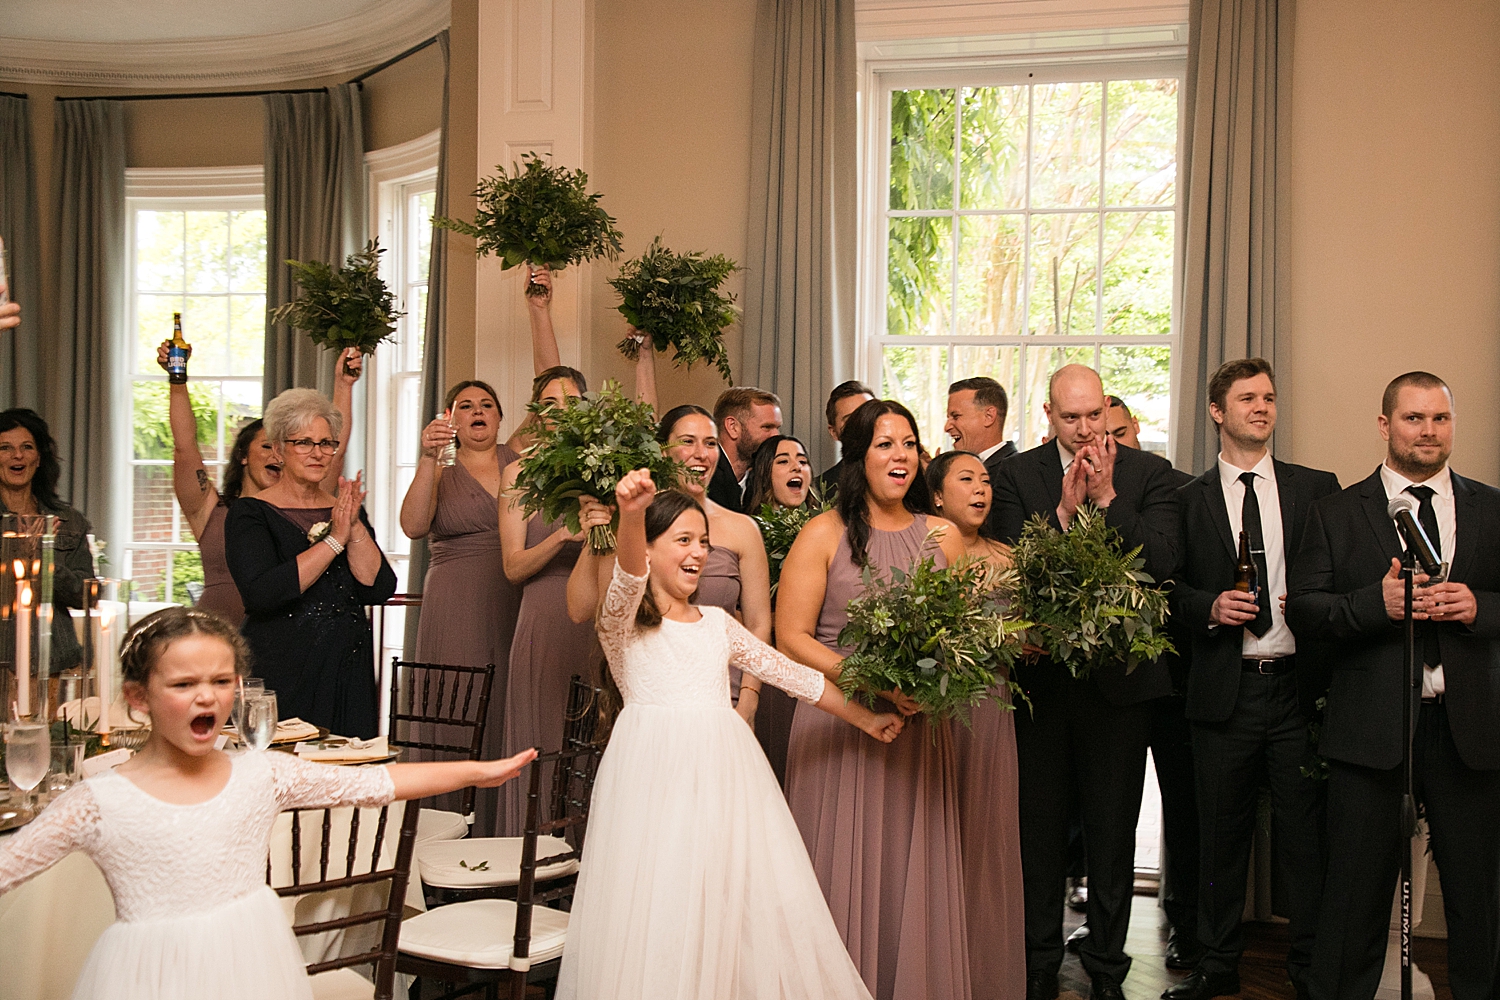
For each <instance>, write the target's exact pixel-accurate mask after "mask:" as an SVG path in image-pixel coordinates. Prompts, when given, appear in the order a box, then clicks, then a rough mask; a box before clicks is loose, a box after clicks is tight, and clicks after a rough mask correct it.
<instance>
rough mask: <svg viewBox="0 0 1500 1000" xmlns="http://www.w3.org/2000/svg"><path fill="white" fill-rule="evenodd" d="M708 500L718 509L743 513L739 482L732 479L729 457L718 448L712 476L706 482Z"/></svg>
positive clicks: (732, 472)
mask: <svg viewBox="0 0 1500 1000" xmlns="http://www.w3.org/2000/svg"><path fill="white" fill-rule="evenodd" d="M708 498H709V499H710V500H712V501H713V502H714V503H716V504H718V505H719V506H720V507H728V508H729V509H730V510H732V511H734V512H735V513H736V514H743V513H744V512H745V498H744V497H743V496H741V495H740V482H739V480H738V479H735V478H734V466H732V465H730V464H729V456H728V455H726V454H724V448H723V446H722V445H721V446H720V447H719V461H718V462H717V463H716V464H715V465H714V476H713V478H712V479H710V480H709V482H708Z"/></svg>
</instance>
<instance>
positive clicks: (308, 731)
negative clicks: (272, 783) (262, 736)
mask: <svg viewBox="0 0 1500 1000" xmlns="http://www.w3.org/2000/svg"><path fill="white" fill-rule="evenodd" d="M224 732H226V733H229V734H231V735H232V736H234V737H235V738H236V739H238V738H239V733H238V732H237V731H236V730H235V728H234V726H233V725H226V726H225V727H224ZM317 735H318V727H317V726H315V725H313V724H312V723H310V722H303V721H302V720H301V719H299V718H296V717H295V716H293V717H292V718H290V719H282V720H281V721H280V722H278V723H277V724H276V735H275V736H273V737H271V742H272V743H295V742H297V741H298V740H305V739H309V738H311V737H313V736H317Z"/></svg>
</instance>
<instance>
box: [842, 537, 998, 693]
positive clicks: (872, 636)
mask: <svg viewBox="0 0 1500 1000" xmlns="http://www.w3.org/2000/svg"><path fill="white" fill-rule="evenodd" d="M988 576H989V573H988V570H987V569H986V567H985V566H984V565H983V564H982V563H978V562H969V561H965V562H961V563H959V564H957V565H954V566H948V567H945V568H941V569H939V568H938V567H937V565H936V563H935V562H934V560H933V559H932V558H930V557H929V558H926V559H921V560H918V561H917V563H916V564H915V565H913V566H912V567H911V568H910V569H909V570H901V569H892V570H891V572H890V578H889V580H887V581H886V582H884V583H881V582H879V581H877V580H876V579H875V577H874V574H873V573H872V572H871V571H870V569H869V567H866V568H865V573H864V582H865V592H864V594H863V595H862V596H860V597H859V598H858V599H856V600H855V601H854V602H853V603H851V604H850V605H849V623H848V624H847V625H845V626H844V628H843V630H842V631H841V632H839V639H838V641H839V645H840V646H844V647H849V648H852V649H853V650H854V651H853V652H852V653H850V654H849V655H848V656H846V657H845V658H844V662H843V664H842V668H841V669H842V672H841V673H840V674H839V687H840V688H842V689H843V690H844V692H845V693H846V694H850V695H853V694H858V695H861V696H863V697H864V698H865V700H866V701H867V702H870V703H873V701H874V696H875V695H876V694H878V693H879V692H881V691H890V690H892V689H895V690H899V691H900V692H901V693H903V694H905V695H907V696H908V697H910V698H911V699H912V700H914V701H915V702H916V703H917V704H918V705H920V706H921V708H922V711H923V712H925V713H927V714H928V715H931V716H934V717H936V718H947V717H950V716H954V717H958V718H959V719H960V720H962V721H964V722H965V723H967V721H968V711H969V709H970V708H972V707H973V706H975V705H978V704H979V703H980V702H982V701H984V699H986V698H989V697H991V696H993V694H994V693H995V691H996V690H997V689H999V688H1000V687H1001V686H1004V687H1006V688H1008V689H1009V690H1010V691H1011V692H1012V693H1013V695H1015V696H1018V697H1022V698H1024V695H1023V694H1022V692H1021V689H1020V687H1019V686H1018V685H1016V684H1015V683H1014V682H1013V681H1011V680H1010V667H1011V665H1012V664H1013V663H1014V662H1015V660H1016V657H1017V656H1019V655H1020V654H1021V638H1022V634H1023V633H1024V632H1025V629H1026V623H1024V622H1020V621H1014V620H1010V619H1007V618H1006V617H1005V615H1004V614H1003V612H1002V609H1001V606H1000V603H999V600H998V598H997V597H996V596H995V595H994V594H993V592H992V591H990V590H989V589H988Z"/></svg>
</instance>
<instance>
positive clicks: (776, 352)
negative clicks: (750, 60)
mask: <svg viewBox="0 0 1500 1000" xmlns="http://www.w3.org/2000/svg"><path fill="white" fill-rule="evenodd" d="M857 87H858V69H857V61H856V53H855V46H854V0H759V6H758V10H757V20H756V27H755V80H754V89H753V96H752V102H753V103H752V107H751V126H750V128H751V130H750V136H751V154H750V155H751V161H750V236H749V245H748V247H747V253H746V256H745V269H746V274H745V329H744V337H745V339H744V368H743V370H742V371H741V373H740V375H739V379H738V380H739V381H740V382H741V383H746V384H754V385H758V386H760V387H761V388H764V389H769V390H771V391H772V392H774V393H776V394H777V395H779V396H780V397H781V405H782V416H783V419H784V420H785V422H786V423H787V425H788V426H789V427H790V429H791V430H790V432H791V433H793V434H796V435H798V436H799V437H801V438H802V440H803V441H805V442H806V443H807V446H808V448H809V450H810V451H811V453H812V454H811V456H810V457H811V458H812V460H813V463H814V465H815V466H816V467H818V468H824V467H826V466H828V465H830V464H832V462H833V459H834V455H833V446H832V443H831V442H830V441H829V440H828V435H827V434H826V433H825V432H824V427H825V425H826V421H825V420H824V417H823V412H824V406H825V404H826V403H827V400H828V393H829V391H830V390H831V389H832V388H833V387H834V386H835V385H837V384H838V383H839V382H841V381H843V380H844V379H847V378H852V377H853V372H854V253H855V198H856V172H855V154H856V149H855V143H856V134H857V130H856V124H855V114H856V112H855V91H856V89H857Z"/></svg>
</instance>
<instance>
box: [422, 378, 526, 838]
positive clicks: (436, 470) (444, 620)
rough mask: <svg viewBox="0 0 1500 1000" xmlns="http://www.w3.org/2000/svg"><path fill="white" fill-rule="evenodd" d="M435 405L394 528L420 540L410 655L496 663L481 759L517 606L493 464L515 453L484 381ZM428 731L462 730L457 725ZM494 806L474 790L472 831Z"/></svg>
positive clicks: (493, 738)
mask: <svg viewBox="0 0 1500 1000" xmlns="http://www.w3.org/2000/svg"><path fill="white" fill-rule="evenodd" d="M444 408H445V410H446V411H447V413H448V414H449V418H443V417H439V418H438V419H436V420H433V421H432V423H430V424H428V425H427V428H426V429H425V430H423V432H422V457H421V459H420V460H419V461H418V463H417V469H416V474H415V475H414V476H413V478H412V483H411V487H410V488H409V489H408V490H407V492H406V498H405V500H404V501H403V502H402V504H401V530H402V531H403V532H405V534H406V535H407V537H408V538H423V537H425V538H426V539H427V540H428V541H427V545H428V553H429V558H428V563H427V576H426V578H425V580H424V581H423V584H422V612H421V614H420V616H419V618H418V621H417V639H416V648H415V653H414V657H415V659H416V660H417V662H419V663H447V664H453V665H456V666H466V667H483V666H486V665H488V664H494V665H495V679H494V684H493V686H492V688H491V691H490V705H489V713H488V716H487V720H486V725H485V734H484V756H485V759H486V760H488V759H491V758H494V757H497V756H499V754H500V750H501V748H502V747H504V746H505V733H504V729H505V685H506V677H507V675H508V674H509V672H510V643H511V636H512V635H513V634H514V633H515V630H516V615H517V614H518V613H519V611H520V607H521V588H520V587H519V586H517V585H516V584H514V583H511V582H510V580H508V579H506V577H505V568H504V564H503V561H502V559H501V555H500V515H499V499H498V494H499V492H500V476H501V472H502V470H504V468H505V467H506V466H507V465H509V464H510V463H511V462H514V461H515V460H516V459H517V458H518V457H520V456H518V455H517V454H516V452H515V450H514V449H513V448H511V446H510V445H509V444H502V443H500V442H499V436H500V422H501V421H502V420H503V419H504V417H503V414H502V412H501V409H500V402H499V399H498V397H497V396H496V395H495V390H494V389H492V388H491V387H490V386H489V385H488V384H486V383H484V382H475V381H468V382H460V383H458V385H456V386H454V387H453V388H452V389H449V390H448V398H447V400H446V401H445V404H444ZM450 419H451V421H452V426H451V428H450V424H449V420H450ZM450 437H451V438H453V439H455V440H456V443H457V446H458V447H457V458H456V461H455V462H454V464H453V465H451V466H447V467H443V466H439V465H438V463H437V458H438V455H439V453H440V452H441V451H442V449H443V447H444V445H446V444H447V442H448V441H449V439H450ZM434 735H435V736H437V737H441V738H446V739H450V740H455V741H457V740H460V739H461V738H462V737H461V734H460V733H458V732H457V731H455V732H452V733H448V734H434ZM450 798H451V800H452V802H451V805H450V804H449V803H439V805H440V806H443V807H448V808H453V809H456V808H458V805H457V803H458V796H456V795H455V796H451V797H450ZM499 808H500V798H499V792H498V789H488V788H483V789H480V790H479V791H478V793H477V795H476V798H475V804H474V815H475V820H474V828H473V834H474V835H475V836H478V837H488V836H493V835H494V833H495V832H496V830H497V829H498V828H499V815H498V813H499Z"/></svg>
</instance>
